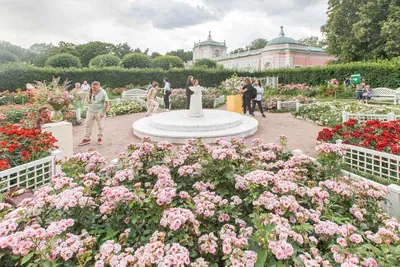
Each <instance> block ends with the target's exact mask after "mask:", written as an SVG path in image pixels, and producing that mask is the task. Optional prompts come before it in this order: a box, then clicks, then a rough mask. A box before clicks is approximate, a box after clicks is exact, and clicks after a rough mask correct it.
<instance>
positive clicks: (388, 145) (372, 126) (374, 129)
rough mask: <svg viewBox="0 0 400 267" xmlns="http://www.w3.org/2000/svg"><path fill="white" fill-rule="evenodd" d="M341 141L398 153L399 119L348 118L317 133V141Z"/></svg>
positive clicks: (399, 153) (399, 147)
mask: <svg viewBox="0 0 400 267" xmlns="http://www.w3.org/2000/svg"><path fill="white" fill-rule="evenodd" d="M338 139H341V140H343V143H345V144H349V145H354V146H360V147H365V148H369V149H372V150H377V151H383V152H387V153H391V154H394V155H400V143H399V140H400V120H397V121H388V122H382V121H377V120H373V121H366V122H358V121H357V120H353V119H351V120H349V121H347V122H344V123H343V124H338V125H336V126H335V128H334V129H323V130H322V131H321V132H319V134H318V138H317V140H318V141H323V142H329V143H335V142H336V140H338Z"/></svg>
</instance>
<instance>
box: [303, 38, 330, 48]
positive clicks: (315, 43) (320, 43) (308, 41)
mask: <svg viewBox="0 0 400 267" xmlns="http://www.w3.org/2000/svg"><path fill="white" fill-rule="evenodd" d="M297 42H298V43H299V44H303V45H308V46H312V47H324V46H325V45H326V41H325V40H320V39H319V38H318V36H310V37H305V38H301V39H299V40H297Z"/></svg>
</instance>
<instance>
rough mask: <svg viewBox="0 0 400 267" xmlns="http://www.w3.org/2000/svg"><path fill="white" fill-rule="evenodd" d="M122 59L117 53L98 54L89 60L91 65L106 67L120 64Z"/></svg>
mask: <svg viewBox="0 0 400 267" xmlns="http://www.w3.org/2000/svg"><path fill="white" fill-rule="evenodd" d="M120 62H121V60H120V59H119V57H117V56H115V55H98V56H96V57H94V58H92V59H91V60H90V61H89V67H92V68H104V67H111V66H118V65H119V63H120Z"/></svg>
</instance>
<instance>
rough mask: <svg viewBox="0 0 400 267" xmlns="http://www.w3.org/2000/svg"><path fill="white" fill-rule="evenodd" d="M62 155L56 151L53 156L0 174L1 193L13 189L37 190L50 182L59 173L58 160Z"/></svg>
mask: <svg viewBox="0 0 400 267" xmlns="http://www.w3.org/2000/svg"><path fill="white" fill-rule="evenodd" d="M60 154H61V151H60V150H56V151H54V152H53V153H52V155H51V156H48V157H45V158H42V159H39V160H35V161H32V162H29V163H26V164H23V165H20V166H16V167H13V168H10V169H7V170H5V171H1V172H0V193H5V192H7V191H8V190H10V189H11V188H13V187H17V186H20V187H25V188H32V189H36V188H38V187H40V186H42V185H45V184H47V183H49V182H50V179H51V177H52V176H53V175H55V174H57V173H59V171H60V170H59V168H57V166H56V159H57V158H58V157H59V155H60Z"/></svg>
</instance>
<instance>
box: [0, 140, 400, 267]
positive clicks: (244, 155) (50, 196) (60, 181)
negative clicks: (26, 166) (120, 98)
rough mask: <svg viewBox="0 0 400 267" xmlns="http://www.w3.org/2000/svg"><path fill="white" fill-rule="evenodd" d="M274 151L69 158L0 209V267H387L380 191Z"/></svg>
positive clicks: (137, 147)
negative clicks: (112, 160) (114, 160)
mask: <svg viewBox="0 0 400 267" xmlns="http://www.w3.org/2000/svg"><path fill="white" fill-rule="evenodd" d="M285 151H286V150H285V147H284V145H283V146H282V145H277V144H266V143H263V142H262V140H259V139H257V140H254V141H253V143H252V145H251V147H247V146H246V145H244V140H241V139H237V138H233V139H232V140H225V139H219V140H217V141H216V143H215V144H214V145H208V144H203V143H201V142H200V141H198V140H189V141H188V143H187V144H186V145H183V146H180V147H178V148H176V149H174V150H173V149H172V145H171V144H170V143H168V142H159V143H150V142H148V140H144V142H142V143H137V144H131V145H129V146H128V147H127V148H126V151H125V152H123V153H121V154H119V155H118V158H119V163H118V164H116V165H107V164H106V159H105V158H104V157H102V156H101V155H100V154H99V153H98V152H88V153H82V154H78V155H76V156H73V157H72V158H71V159H69V160H68V161H66V162H65V163H64V164H63V167H62V171H63V172H61V173H60V174H58V175H56V176H54V177H53V178H52V180H51V183H50V184H48V185H47V186H44V187H41V188H40V189H38V190H36V192H35V197H34V198H32V199H26V200H24V201H23V202H22V203H21V205H20V206H19V207H18V208H17V209H15V208H13V207H11V206H10V205H8V204H1V203H0V257H1V263H2V266H16V265H17V266H96V267H103V266H192V267H200V266H246V267H247V266H298V267H300V266H332V267H333V266H343V267H346V266H363V267H370V266H396V265H397V263H398V262H399V260H400V251H399V245H400V242H399V237H400V225H399V222H398V221H397V220H396V219H394V218H390V216H388V215H387V214H386V213H385V212H384V211H383V208H382V206H381V205H382V204H381V203H382V201H383V200H384V198H385V196H386V194H387V193H388V191H387V189H386V188H385V187H381V186H378V185H375V184H372V183H369V182H360V181H352V180H349V179H346V178H343V177H340V176H335V177H331V179H328V176H327V175H326V173H327V172H324V171H322V170H321V168H322V169H323V168H324V166H323V164H316V163H315V162H314V161H312V160H311V159H310V158H308V157H307V156H304V155H300V156H292V155H291V154H290V153H289V152H285ZM319 152H320V153H321V154H324V153H331V154H332V153H342V148H341V147H335V145H334V144H332V145H330V146H329V147H320V148H319Z"/></svg>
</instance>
